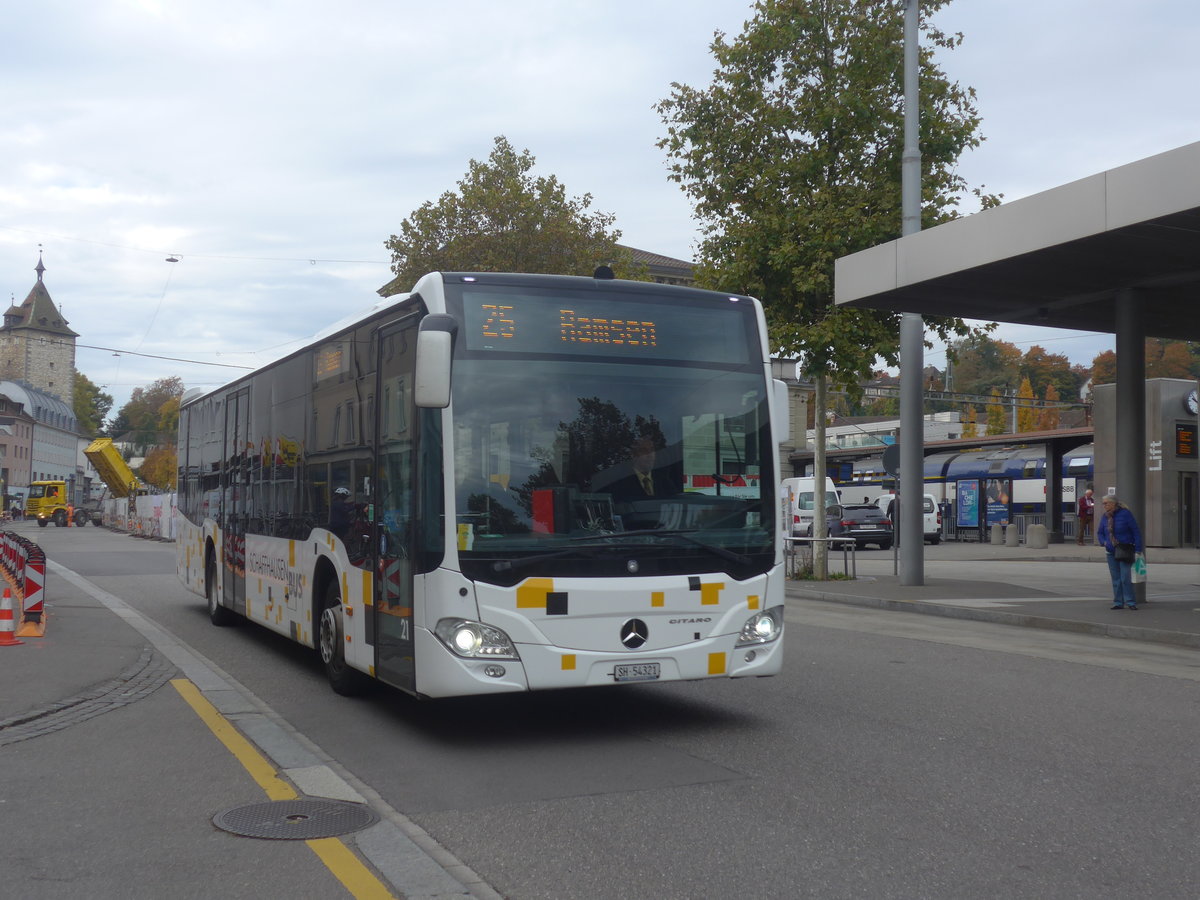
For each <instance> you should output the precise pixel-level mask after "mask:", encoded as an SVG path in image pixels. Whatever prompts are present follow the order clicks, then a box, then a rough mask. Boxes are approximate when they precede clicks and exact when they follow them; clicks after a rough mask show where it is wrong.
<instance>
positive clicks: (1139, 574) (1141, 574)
mask: <svg viewBox="0 0 1200 900" xmlns="http://www.w3.org/2000/svg"><path fill="white" fill-rule="evenodd" d="M1129 577H1130V580H1131V581H1132V582H1133V583H1134V584H1141V583H1143V582H1144V581H1145V580H1146V554H1145V553H1139V554H1137V556H1136V558H1135V559H1134V560H1133V566H1132V567H1131V568H1130V572H1129Z"/></svg>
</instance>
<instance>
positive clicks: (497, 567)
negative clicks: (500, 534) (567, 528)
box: [492, 535, 613, 572]
mask: <svg viewBox="0 0 1200 900" xmlns="http://www.w3.org/2000/svg"><path fill="white" fill-rule="evenodd" d="M573 540H581V539H580V538H573ZM586 540H589V541H590V540H594V537H592V536H590V535H589V536H588V537H587V538H586ZM611 549H613V548H612V546H611V545H610V544H601V545H599V546H596V547H580V546H574V547H567V548H565V549H563V550H555V551H553V552H551V553H538V554H535V555H534V556H519V557H517V558H516V559H498V560H496V561H495V562H494V563H492V571H493V572H512V571H515V570H517V569H523V568H525V567H526V566H532V565H534V564H536V563H540V562H546V561H547V560H551V559H562V558H563V557H564V556H573V555H574V554H577V553H580V552H581V551H582V553H583V555H584V556H591V555H593V554H594V552H595V551H597V550H611Z"/></svg>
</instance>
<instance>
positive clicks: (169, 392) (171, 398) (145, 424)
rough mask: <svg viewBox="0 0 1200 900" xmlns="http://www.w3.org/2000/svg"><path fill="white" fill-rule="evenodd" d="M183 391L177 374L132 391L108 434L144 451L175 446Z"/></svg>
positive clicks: (181, 380)
mask: <svg viewBox="0 0 1200 900" xmlns="http://www.w3.org/2000/svg"><path fill="white" fill-rule="evenodd" d="M183 391H184V386H183V379H181V378H179V377H178V376H176V375H172V376H170V377H167V378H160V379H158V380H157V381H154V382H152V383H151V384H149V385H147V386H146V387H144V388H141V387H137V388H134V389H133V393H132V394H130V395H129V402H128V403H126V404H125V405H124V406H122V407H121V409H120V410H119V411H118V412H117V415H116V418H114V419H113V423H112V426H111V427H110V428H109V433H110V434H111V435H112V436H113V437H115V438H123V439H125V440H128V441H129V442H130V443H132V444H136V445H138V446H140V447H143V448H149V447H157V446H160V445H163V446H166V445H170V446H174V445H175V442H176V432H177V430H178V424H179V398H180V397H182V396H183Z"/></svg>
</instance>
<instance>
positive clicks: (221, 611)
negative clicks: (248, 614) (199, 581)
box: [204, 548, 235, 628]
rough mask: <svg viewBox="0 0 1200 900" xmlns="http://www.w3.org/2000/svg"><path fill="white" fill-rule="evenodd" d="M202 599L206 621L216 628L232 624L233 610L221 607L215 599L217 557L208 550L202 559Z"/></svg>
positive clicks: (210, 549)
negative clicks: (205, 603)
mask: <svg viewBox="0 0 1200 900" xmlns="http://www.w3.org/2000/svg"><path fill="white" fill-rule="evenodd" d="M204 599H205V601H207V603H208V620H209V621H210V622H212V623H213V624H214V625H216V626H217V627H218V628H224V627H225V626H226V625H232V624H233V623H234V619H235V616H234V614H233V610H231V609H227V608H226V607H224V606H222V605H221V603H220V601H219V600H218V599H217V557H216V554H215V553H213V551H212V548H209V551H208V553H207V554H205V557H204Z"/></svg>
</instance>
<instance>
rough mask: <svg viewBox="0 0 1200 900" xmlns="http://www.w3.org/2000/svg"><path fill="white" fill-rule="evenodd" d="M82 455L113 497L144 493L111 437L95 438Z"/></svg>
mask: <svg viewBox="0 0 1200 900" xmlns="http://www.w3.org/2000/svg"><path fill="white" fill-rule="evenodd" d="M83 455H84V456H86V457H87V458H88V460H89V461H90V462H91V464H92V465H93V466H95V467H96V471H97V472H99V473H100V477H101V478H102V479H103V480H104V483H105V484H106V485H107V486H108V492H109V493H110V494H112V495H113V496H114V497H131V496H134V495H136V494H143V493H145V488H144V487H143V486H142V483H141V482H140V481H138V478H137V476H136V475H134V474H133V470H132V469H130V468H129V466H128V465H126V463H125V458H124V457H123V456H121V452H120V451H119V450H118V449H117V448H116V447H114V446H113V442H112V439H111V438H96V440H94V441H92V442H91V443H90V444H88V446H87V449H86V450H84V451H83Z"/></svg>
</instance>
